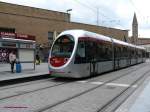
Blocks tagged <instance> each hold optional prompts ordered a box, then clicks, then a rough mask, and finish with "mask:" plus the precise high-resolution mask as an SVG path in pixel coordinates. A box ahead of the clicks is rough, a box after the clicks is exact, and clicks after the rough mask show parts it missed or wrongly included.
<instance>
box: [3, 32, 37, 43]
mask: <svg viewBox="0 0 150 112" xmlns="http://www.w3.org/2000/svg"><path fill="white" fill-rule="evenodd" d="M0 38H10V39H23V40H33V41H35V36H33V35H26V34H18V33H9V32H0Z"/></svg>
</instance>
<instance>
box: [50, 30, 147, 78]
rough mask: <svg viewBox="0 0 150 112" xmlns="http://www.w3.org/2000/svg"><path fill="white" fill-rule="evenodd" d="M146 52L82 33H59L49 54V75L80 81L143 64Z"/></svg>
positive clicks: (78, 31)
mask: <svg viewBox="0 0 150 112" xmlns="http://www.w3.org/2000/svg"><path fill="white" fill-rule="evenodd" d="M145 54H146V51H145V49H144V48H143V47H139V46H135V45H132V44H129V43H126V42H123V41H120V40H116V39H112V38H110V37H107V36H103V35H100V34H96V33H92V32H88V31H84V30H68V31H64V32H62V33H61V34H60V35H59V36H58V37H57V39H56V40H55V41H54V43H53V45H52V47H51V50H50V53H49V59H48V64H49V73H50V74H51V75H52V76H58V77H72V78H82V77H88V76H93V75H95V74H100V73H103V72H107V71H112V70H117V69H120V68H123V67H128V66H131V65H134V64H138V63H142V62H145Z"/></svg>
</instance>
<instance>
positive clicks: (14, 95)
mask: <svg viewBox="0 0 150 112" xmlns="http://www.w3.org/2000/svg"><path fill="white" fill-rule="evenodd" d="M139 68H140V67H138V68H136V69H135V70H133V69H130V70H131V71H130V70H128V71H127V73H125V74H126V75H127V74H129V73H130V72H134V71H136V70H137V69H139ZM125 74H123V75H121V76H118V77H117V78H121V77H122V76H125ZM94 78H95V77H93V78H90V79H88V81H91V80H93V79H94ZM55 79H57V78H50V79H45V80H41V81H36V82H27V83H25V84H19V85H13V86H12V87H4V88H1V89H0V91H4V90H6V89H13V88H18V87H24V86H28V85H32V84H39V83H46V82H48V81H53V80H55ZM114 79H116V78H114ZM45 81H46V82H45ZM55 81H56V80H55ZM112 81H113V80H112ZM58 82H59V81H58ZM73 82H74V81H69V82H66V81H64V82H63V83H59V84H54V85H51V86H45V87H42V88H38V89H35V90H31V91H19V92H18V91H17V92H15V94H13V95H9V96H6V97H1V98H0V100H4V99H8V98H12V97H17V96H21V95H25V94H29V93H33V92H37V91H41V90H44V89H49V88H53V87H57V86H61V85H64V84H68V83H73ZM106 83H108V82H106ZM104 84H105V83H104ZM85 93H86V92H85Z"/></svg>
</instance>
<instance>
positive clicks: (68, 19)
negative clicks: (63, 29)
mask: <svg viewBox="0 0 150 112" xmlns="http://www.w3.org/2000/svg"><path fill="white" fill-rule="evenodd" d="M70 11H72V9H67V10H66V12H67V21H68V22H69V21H70V16H69V12H70Z"/></svg>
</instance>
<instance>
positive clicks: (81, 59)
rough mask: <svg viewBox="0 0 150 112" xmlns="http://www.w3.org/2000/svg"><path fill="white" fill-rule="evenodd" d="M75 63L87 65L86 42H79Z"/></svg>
mask: <svg viewBox="0 0 150 112" xmlns="http://www.w3.org/2000/svg"><path fill="white" fill-rule="evenodd" d="M75 63H76V64H79V63H86V57H85V42H84V41H79V42H78V47H77V50H76V55H75Z"/></svg>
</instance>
